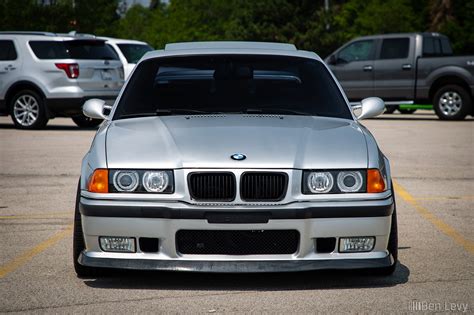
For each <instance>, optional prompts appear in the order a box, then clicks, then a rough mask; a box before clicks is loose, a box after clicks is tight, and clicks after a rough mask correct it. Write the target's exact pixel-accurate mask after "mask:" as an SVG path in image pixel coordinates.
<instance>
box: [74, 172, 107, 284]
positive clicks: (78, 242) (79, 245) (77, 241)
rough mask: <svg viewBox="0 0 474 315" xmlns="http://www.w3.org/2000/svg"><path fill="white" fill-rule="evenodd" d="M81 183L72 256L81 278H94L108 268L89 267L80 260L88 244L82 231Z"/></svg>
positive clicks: (78, 191) (75, 214) (78, 187)
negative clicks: (80, 210) (80, 208)
mask: <svg viewBox="0 0 474 315" xmlns="http://www.w3.org/2000/svg"><path fill="white" fill-rule="evenodd" d="M80 183H81V181H80V180H79V184H78V186H77V194H76V209H75V211H74V234H73V238H72V251H73V253H72V256H73V263H74V270H75V271H76V274H77V276H78V277H80V278H82V277H84V278H94V277H99V276H101V275H103V274H104V271H105V270H106V269H102V268H92V267H87V266H83V265H81V264H80V263H79V262H78V258H79V255H80V254H81V253H82V251H83V250H84V249H86V245H85V242H84V234H83V233H82V220H81V213H80V212H79V200H80V199H81V187H80Z"/></svg>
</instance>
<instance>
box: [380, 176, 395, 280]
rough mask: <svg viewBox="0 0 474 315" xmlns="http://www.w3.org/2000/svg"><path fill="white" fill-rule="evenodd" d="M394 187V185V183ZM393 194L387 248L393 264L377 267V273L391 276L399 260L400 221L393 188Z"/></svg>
mask: <svg viewBox="0 0 474 315" xmlns="http://www.w3.org/2000/svg"><path fill="white" fill-rule="evenodd" d="M392 187H393V185H392ZM392 196H393V207H394V208H393V213H392V224H391V226H390V236H389V239H388V246H387V250H388V252H389V254H390V255H392V257H393V264H392V265H391V266H388V267H383V268H378V269H375V274H376V275H379V276H390V275H391V274H393V273H394V272H395V269H396V268H397V261H398V223H397V205H396V203H395V191H394V190H393V189H392Z"/></svg>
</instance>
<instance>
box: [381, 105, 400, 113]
mask: <svg viewBox="0 0 474 315" xmlns="http://www.w3.org/2000/svg"><path fill="white" fill-rule="evenodd" d="M397 109H398V106H388V107H386V108H385V112H384V114H393V113H394V112H395V111H396V110H397Z"/></svg>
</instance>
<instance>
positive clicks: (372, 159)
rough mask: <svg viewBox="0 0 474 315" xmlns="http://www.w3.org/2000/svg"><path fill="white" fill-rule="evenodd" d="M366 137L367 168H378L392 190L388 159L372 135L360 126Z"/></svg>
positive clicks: (388, 187)
mask: <svg viewBox="0 0 474 315" xmlns="http://www.w3.org/2000/svg"><path fill="white" fill-rule="evenodd" d="M359 125H360V127H361V130H362V132H363V133H364V136H365V141H366V143H367V168H377V169H379V170H380V171H381V172H382V176H384V178H385V180H386V183H385V184H386V187H387V189H391V173H390V162H389V160H388V159H387V157H386V156H385V155H384V154H383V153H382V151H380V148H379V146H378V144H377V141H375V138H374V136H373V135H372V133H371V132H370V131H369V130H368V129H367V128H366V127H365V126H363V125H362V124H359Z"/></svg>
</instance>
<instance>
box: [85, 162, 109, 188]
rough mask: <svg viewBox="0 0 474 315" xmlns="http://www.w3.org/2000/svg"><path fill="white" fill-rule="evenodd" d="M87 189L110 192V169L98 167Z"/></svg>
mask: <svg viewBox="0 0 474 315" xmlns="http://www.w3.org/2000/svg"><path fill="white" fill-rule="evenodd" d="M87 190H88V191H90V192H94V193H101V194H106V193H108V192H109V171H108V170H106V169H101V168H98V169H96V170H95V171H94V173H93V174H92V176H91V178H90V180H89V185H88V186H87Z"/></svg>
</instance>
